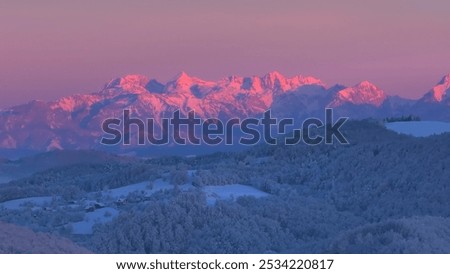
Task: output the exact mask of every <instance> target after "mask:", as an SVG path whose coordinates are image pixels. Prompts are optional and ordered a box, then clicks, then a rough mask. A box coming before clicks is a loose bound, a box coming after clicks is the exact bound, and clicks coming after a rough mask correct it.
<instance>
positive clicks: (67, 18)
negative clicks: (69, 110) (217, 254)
mask: <svg viewBox="0 0 450 274" xmlns="http://www.w3.org/2000/svg"><path fill="white" fill-rule="evenodd" d="M19 2H20V3H19ZM94 2H95V3H94ZM449 14H450V1H447V0H434V1H420V0H378V1H357V0H344V1H334V0H328V1H327V0H315V1H313V0H310V1H302V0H278V1H268V0H227V1H211V0H199V1H196V0H194V1H187V0H156V1H143V0H128V1H120V0H97V1H86V0H81V1H63V0H60V1H57V0H53V1H52V0H42V1H32V0H28V1H27V0H25V1H14V0H4V1H1V2H0V37H1V39H0V95H1V97H0V98H1V101H0V107H5V106H8V105H12V104H18V103H22V102H26V101H29V100H31V99H43V100H50V99H54V98H58V97H61V96H64V95H68V94H73V93H86V92H94V91H97V90H99V89H100V88H101V87H102V86H103V84H104V83H105V82H107V81H108V80H110V79H112V78H115V77H117V76H122V75H125V74H135V73H139V74H144V75H147V76H149V77H152V78H157V79H159V80H161V81H166V80H168V79H170V78H171V77H172V76H174V75H175V74H177V73H178V72H179V71H187V72H188V73H189V74H191V75H194V76H197V77H200V78H204V79H208V80H217V79H220V78H222V77H224V76H227V75H233V74H236V75H246V76H247V75H264V74H265V73H267V72H269V71H273V70H278V71H280V72H281V73H283V74H285V75H286V76H293V75H296V74H303V75H312V76H315V77H318V78H320V79H322V80H323V81H324V82H326V83H328V84H329V85H332V84H335V83H341V84H345V85H353V84H355V83H357V82H360V81H362V80H369V81H372V82H374V83H375V84H377V85H378V86H379V87H381V88H383V89H384V90H385V91H386V92H388V93H389V94H399V95H402V96H405V97H410V98H417V97H419V96H421V95H422V94H423V93H424V92H426V91H427V90H428V89H429V88H431V87H432V86H433V85H434V84H435V83H436V82H438V81H439V80H440V77H442V76H443V75H444V74H448V73H450V62H449V61H450V27H449V26H450V16H448V15H449Z"/></svg>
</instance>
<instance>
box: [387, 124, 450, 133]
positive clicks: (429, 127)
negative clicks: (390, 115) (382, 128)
mask: <svg viewBox="0 0 450 274" xmlns="http://www.w3.org/2000/svg"><path fill="white" fill-rule="evenodd" d="M386 128H387V129H390V130H393V131H395V132H397V133H402V134H407V135H412V136H415V137H427V136H431V135H438V134H442V133H446V132H450V123H445V122H437V121H411V122H393V123H386Z"/></svg>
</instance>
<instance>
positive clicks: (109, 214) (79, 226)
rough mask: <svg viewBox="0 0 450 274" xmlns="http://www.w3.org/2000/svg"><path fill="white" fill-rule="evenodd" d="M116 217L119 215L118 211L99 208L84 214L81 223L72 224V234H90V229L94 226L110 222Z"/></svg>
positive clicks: (109, 208) (110, 208)
mask: <svg viewBox="0 0 450 274" xmlns="http://www.w3.org/2000/svg"><path fill="white" fill-rule="evenodd" d="M117 215H119V211H118V210H117V209H115V208H112V207H105V208H100V209H97V210H95V211H93V212H88V213H86V214H85V216H84V220H83V221H81V222H76V223H73V224H72V233H73V234H92V232H93V231H92V228H93V226H94V225H95V224H104V223H107V222H111V221H112V219H113V218H114V217H116V216H117Z"/></svg>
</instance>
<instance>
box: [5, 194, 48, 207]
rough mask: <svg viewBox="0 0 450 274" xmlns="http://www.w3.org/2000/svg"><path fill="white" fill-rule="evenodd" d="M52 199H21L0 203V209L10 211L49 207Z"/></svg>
mask: <svg viewBox="0 0 450 274" xmlns="http://www.w3.org/2000/svg"><path fill="white" fill-rule="evenodd" d="M52 199H53V197H51V196H46V197H30V198H23V199H17V200H11V201H7V202H3V203H0V207H3V208H5V209H11V210H16V209H21V208H24V207H28V206H31V207H44V206H47V205H49V204H50V203H51V202H52Z"/></svg>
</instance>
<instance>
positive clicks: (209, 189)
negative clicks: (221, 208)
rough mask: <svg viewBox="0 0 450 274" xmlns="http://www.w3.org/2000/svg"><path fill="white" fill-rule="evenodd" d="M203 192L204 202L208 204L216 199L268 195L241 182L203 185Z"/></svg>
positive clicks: (213, 202)
mask: <svg viewBox="0 0 450 274" xmlns="http://www.w3.org/2000/svg"><path fill="white" fill-rule="evenodd" d="M203 192H205V194H206V202H207V203H208V204H209V205H214V204H215V203H216V201H217V200H234V199H236V198H238V197H241V196H252V197H255V198H261V197H265V196H267V195H269V194H267V193H266V192H263V191H261V190H259V189H256V188H254V187H251V186H246V185H241V184H233V185H224V186H205V187H203Z"/></svg>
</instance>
